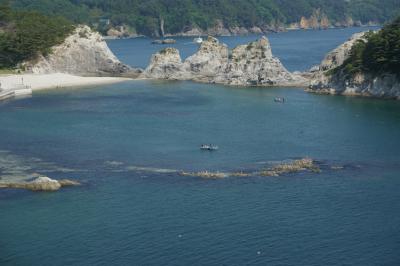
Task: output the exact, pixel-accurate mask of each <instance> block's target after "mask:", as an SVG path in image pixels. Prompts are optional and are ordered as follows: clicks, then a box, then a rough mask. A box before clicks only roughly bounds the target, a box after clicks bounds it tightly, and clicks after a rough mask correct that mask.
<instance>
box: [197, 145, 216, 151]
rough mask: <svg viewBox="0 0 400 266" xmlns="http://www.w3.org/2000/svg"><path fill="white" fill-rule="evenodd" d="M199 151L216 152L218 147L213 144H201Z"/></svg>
mask: <svg viewBox="0 0 400 266" xmlns="http://www.w3.org/2000/svg"><path fill="white" fill-rule="evenodd" d="M200 150H203V151H216V150H218V146H216V145H213V144H203V145H201V146H200Z"/></svg>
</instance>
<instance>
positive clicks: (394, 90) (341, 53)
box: [307, 32, 400, 99]
mask: <svg viewBox="0 0 400 266" xmlns="http://www.w3.org/2000/svg"><path fill="white" fill-rule="evenodd" d="M359 40H364V41H366V39H365V32H363V33H357V34H354V35H353V36H352V37H351V38H350V39H349V40H348V41H346V42H345V43H343V44H342V45H340V46H339V47H337V48H336V49H334V50H333V51H331V52H330V53H328V54H327V56H326V57H325V58H324V60H323V61H322V62H321V64H320V66H319V67H318V68H317V69H316V70H315V71H314V73H313V74H312V79H311V82H310V86H309V88H308V89H307V91H308V92H313V93H319V94H341V95H350V96H370V97H380V98H397V99H400V82H399V80H398V79H397V78H396V76H395V75H393V74H384V75H380V76H379V77H373V76H371V75H369V74H366V73H360V74H357V75H354V76H353V77H348V76H347V75H345V74H344V73H343V72H337V73H330V70H332V69H335V68H336V67H339V66H341V65H342V64H343V63H344V61H345V60H346V59H347V58H349V55H350V52H351V48H352V47H353V45H354V44H355V43H356V42H357V41H359Z"/></svg>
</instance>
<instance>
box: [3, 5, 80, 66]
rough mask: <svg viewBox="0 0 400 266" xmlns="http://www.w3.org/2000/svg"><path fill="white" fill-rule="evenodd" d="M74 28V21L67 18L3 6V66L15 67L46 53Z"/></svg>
mask: <svg viewBox="0 0 400 266" xmlns="http://www.w3.org/2000/svg"><path fill="white" fill-rule="evenodd" d="M72 30H73V26H72V24H71V23H70V22H68V21H67V20H66V19H64V18H61V17H47V16H44V15H42V14H40V13H37V12H28V11H20V12H16V11H12V10H11V9H10V8H9V7H8V6H7V5H0V69H1V68H13V67H15V66H16V65H17V64H18V63H20V62H22V61H24V60H27V59H33V58H35V57H36V56H37V55H39V54H44V55H46V54H47V53H49V52H50V48H51V47H52V46H54V45H56V44H59V43H61V42H62V41H63V40H64V39H65V37H66V36H67V35H68V34H69V33H70V32H71V31H72Z"/></svg>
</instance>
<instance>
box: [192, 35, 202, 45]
mask: <svg viewBox="0 0 400 266" xmlns="http://www.w3.org/2000/svg"><path fill="white" fill-rule="evenodd" d="M193 42H194V43H197V44H201V43H202V42H203V38H201V37H200V36H199V37H197V38H194V39H193Z"/></svg>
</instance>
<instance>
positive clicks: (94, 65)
mask: <svg viewBox="0 0 400 266" xmlns="http://www.w3.org/2000/svg"><path fill="white" fill-rule="evenodd" d="M23 67H24V68H25V69H26V70H27V71H28V72H32V73H35V74H51V73H66V74H72V75H79V76H132V77H137V76H138V75H139V74H140V72H141V71H140V70H139V69H133V68H131V67H130V66H128V65H125V64H123V63H121V62H120V61H119V60H118V59H117V58H116V57H115V55H114V54H113V53H112V52H111V50H110V49H109V48H108V45H107V43H106V42H105V41H104V40H103V38H102V36H101V35H100V34H99V33H98V32H94V31H92V30H91V29H90V28H89V27H88V26H79V27H77V28H76V29H75V30H74V32H73V33H72V34H71V35H70V36H68V37H67V38H66V39H65V41H64V42H63V43H62V44H60V45H57V46H55V47H53V48H52V52H51V53H50V54H49V55H47V56H39V58H37V59H36V60H33V61H29V62H25V63H24V64H23Z"/></svg>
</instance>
